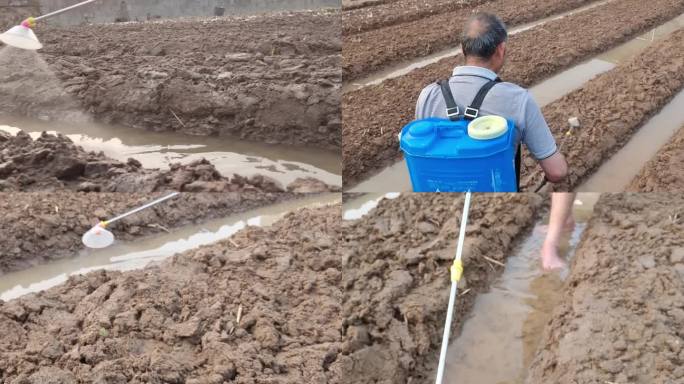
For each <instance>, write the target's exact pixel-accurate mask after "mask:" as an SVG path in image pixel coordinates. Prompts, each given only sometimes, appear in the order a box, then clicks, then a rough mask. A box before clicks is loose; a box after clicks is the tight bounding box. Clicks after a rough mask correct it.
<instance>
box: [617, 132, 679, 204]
mask: <svg viewBox="0 0 684 384" xmlns="http://www.w3.org/2000/svg"><path fill="white" fill-rule="evenodd" d="M682 164H684V126H683V127H682V128H681V129H680V130H679V131H677V133H675V135H674V136H673V137H672V138H671V139H670V140H668V142H667V144H666V145H665V146H664V147H662V148H661V149H660V151H658V153H657V154H656V155H655V156H654V157H653V158H652V159H651V160H650V161H649V162H648V163H647V164H646V165H645V166H644V168H642V169H641V171H640V172H639V174H638V175H636V176H635V177H634V179H633V180H632V182H631V183H630V184H629V186H627V190H628V191H633V192H672V191H682V190H684V168H682Z"/></svg>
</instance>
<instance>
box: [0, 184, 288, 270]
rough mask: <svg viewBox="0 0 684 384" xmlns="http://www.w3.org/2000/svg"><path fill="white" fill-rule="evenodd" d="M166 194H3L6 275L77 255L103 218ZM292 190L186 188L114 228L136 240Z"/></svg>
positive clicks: (1, 259) (0, 259)
mask: <svg viewBox="0 0 684 384" xmlns="http://www.w3.org/2000/svg"><path fill="white" fill-rule="evenodd" d="M163 195H164V194H161V193H151V194H144V193H73V192H64V191H62V192H51V193H0V212H2V215H0V233H2V236H0V275H2V274H3V273H7V272H13V271H18V270H22V269H25V268H27V267H29V266H32V265H37V264H41V263H45V262H48V261H52V260H56V259H61V258H64V257H68V256H73V255H74V254H75V253H77V252H78V251H79V250H82V249H83V244H82V243H81V236H82V235H83V234H84V233H85V232H87V231H88V230H89V229H90V228H92V227H93V226H94V225H96V224H97V223H99V222H100V221H102V220H106V219H111V218H112V217H115V216H116V215H118V214H121V213H124V212H127V211H129V210H131V209H133V208H136V207H139V206H141V205H143V204H145V203H147V202H149V201H151V200H153V199H155V198H157V197H161V196H163ZM295 197H296V196H295V195H294V194H291V193H264V192H260V191H250V192H242V193H237V192H235V193H220V194H218V193H185V194H182V195H180V196H178V197H176V198H174V199H172V200H170V201H167V202H165V203H163V204H160V205H157V206H155V207H153V208H151V209H147V210H144V211H142V212H139V213H137V214H135V215H133V216H130V217H127V218H125V219H123V220H121V221H119V222H117V223H116V225H112V227H111V228H110V230H111V231H112V233H114V235H115V236H116V238H117V239H119V240H124V241H130V240H133V239H135V238H139V237H142V236H148V235H151V234H154V233H160V232H162V231H163V230H164V229H163V228H178V227H182V226H184V225H188V224H192V223H197V222H201V221H206V220H210V219H213V218H218V217H225V216H229V215H232V214H236V213H240V212H245V211H248V210H250V209H255V208H258V207H261V206H265V205H269V204H275V203H277V202H280V201H283V200H286V199H293V198H295Z"/></svg>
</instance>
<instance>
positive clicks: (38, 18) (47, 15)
mask: <svg viewBox="0 0 684 384" xmlns="http://www.w3.org/2000/svg"><path fill="white" fill-rule="evenodd" d="M94 1H96V0H87V1H83V2H80V3H78V4H74V5H72V6H70V7H66V8H62V9H60V10H57V11H54V12H50V13H48V14H46V15H43V16H39V17H36V18H34V20H35V21H38V20H43V19H47V18H49V17H52V16H57V15H59V14H62V13H64V12H67V11H71V10H72V9H74V8H78V7H80V6H82V5H86V4H90V3H92V2H94Z"/></svg>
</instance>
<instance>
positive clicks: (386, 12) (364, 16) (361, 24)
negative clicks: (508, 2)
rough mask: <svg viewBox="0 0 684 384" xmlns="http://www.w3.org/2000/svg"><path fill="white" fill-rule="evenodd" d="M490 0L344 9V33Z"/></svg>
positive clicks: (420, 0) (405, 1)
mask: <svg viewBox="0 0 684 384" xmlns="http://www.w3.org/2000/svg"><path fill="white" fill-rule="evenodd" d="M489 1H491V0H458V1H454V0H431V1H429V2H427V3H426V2H425V1H424V0H399V1H394V2H389V3H384V4H380V5H377V6H374V7H364V8H359V9H355V10H351V11H348V12H343V13H342V35H343V36H345V37H349V36H350V35H353V34H356V33H361V32H365V31H370V30H372V29H378V28H382V27H387V26H390V25H395V24H399V23H406V22H409V21H413V20H418V19H422V18H424V17H428V16H430V15H435V14H438V13H446V12H452V11H454V10H457V9H465V8H466V7H473V6H476V5H479V4H482V3H486V2H489Z"/></svg>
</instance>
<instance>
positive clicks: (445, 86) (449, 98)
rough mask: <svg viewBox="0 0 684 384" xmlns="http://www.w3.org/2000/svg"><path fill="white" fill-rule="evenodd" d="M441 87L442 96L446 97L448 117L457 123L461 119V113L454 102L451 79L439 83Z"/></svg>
mask: <svg viewBox="0 0 684 384" xmlns="http://www.w3.org/2000/svg"><path fill="white" fill-rule="evenodd" d="M437 84H439V87H440V88H441V89H442V96H443V97H444V102H445V103H446V115H447V117H448V118H449V120H451V121H456V120H458V119H459V118H460V114H461V111H460V110H459V109H458V105H456V101H455V100H454V95H453V94H452V93H451V87H450V86H449V79H447V80H440V81H438V82H437Z"/></svg>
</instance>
